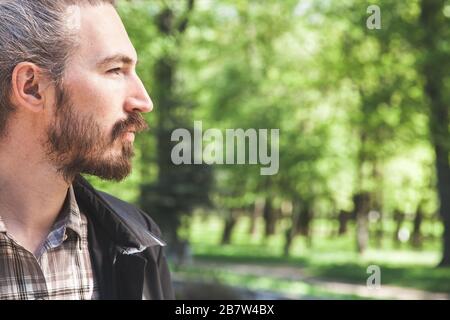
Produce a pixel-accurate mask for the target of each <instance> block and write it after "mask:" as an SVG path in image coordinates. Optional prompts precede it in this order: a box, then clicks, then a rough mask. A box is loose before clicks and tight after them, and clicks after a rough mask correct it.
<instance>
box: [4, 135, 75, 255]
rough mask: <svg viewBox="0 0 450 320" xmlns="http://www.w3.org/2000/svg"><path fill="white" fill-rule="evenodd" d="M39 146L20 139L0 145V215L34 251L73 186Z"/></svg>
mask: <svg viewBox="0 0 450 320" xmlns="http://www.w3.org/2000/svg"><path fill="white" fill-rule="evenodd" d="M37 146H40V144H38V143H37V142H36V141H33V142H31V143H30V142H29V143H26V141H20V139H15V141H8V142H7V143H5V142H2V143H0V216H1V218H2V220H3V222H4V223H5V225H6V228H7V231H8V234H9V235H11V236H12V237H13V238H14V239H15V240H16V241H17V242H19V243H20V244H21V245H22V246H24V247H25V248H26V249H29V250H30V251H31V252H34V250H35V249H37V248H38V247H39V246H40V245H41V243H42V242H43V241H44V240H45V238H46V237H47V235H48V232H49V231H50V228H51V227H52V225H53V223H54V221H55V220H56V218H57V216H58V214H59V212H60V210H61V208H62V206H63V204H64V200H65V198H66V195H67V190H68V188H69V185H70V182H67V181H65V180H64V179H63V177H62V176H61V175H60V174H59V173H58V172H57V171H56V169H55V168H54V167H53V166H52V165H51V164H50V163H49V162H48V161H45V160H43V159H45V157H43V155H45V153H44V152H40V151H39V150H37V148H36V147H37Z"/></svg>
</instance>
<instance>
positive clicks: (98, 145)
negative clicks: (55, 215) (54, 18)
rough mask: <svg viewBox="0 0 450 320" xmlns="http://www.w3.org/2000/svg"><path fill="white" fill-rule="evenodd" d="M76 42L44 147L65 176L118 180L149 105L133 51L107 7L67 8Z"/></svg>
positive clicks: (127, 169) (127, 167) (125, 169)
mask: <svg viewBox="0 0 450 320" xmlns="http://www.w3.org/2000/svg"><path fill="white" fill-rule="evenodd" d="M69 9H71V10H69V12H71V14H72V15H74V16H72V17H71V19H69V21H71V26H72V27H73V26H75V27H76V28H77V29H79V32H78V35H79V36H78V37H79V39H78V42H79V46H78V47H77V48H76V51H75V53H74V55H73V58H71V60H70V61H69V62H68V65H67V67H66V71H65V75H64V83H63V87H62V88H59V90H57V93H56V98H55V112H54V117H53V119H51V121H49V126H48V142H47V149H48V154H49V156H50V158H51V159H52V160H53V162H54V163H55V165H56V166H57V167H58V169H59V170H60V171H61V172H62V173H63V174H64V176H65V177H67V178H73V176H74V175H76V174H77V173H80V172H81V173H88V174H93V175H97V176H99V177H101V178H104V179H114V180H121V179H123V178H125V177H126V176H127V175H128V174H129V173H130V172H131V158H132V156H133V146H132V145H133V141H134V133H136V132H139V131H143V130H145V129H147V125H146V123H145V121H144V119H143V117H142V115H141V113H142V112H149V111H151V110H152V108H153V105H152V101H151V99H150V97H149V96H148V93H147V92H146V90H145V88H144V86H143V84H142V82H141V80H140V79H139V77H138V76H137V74H136V72H135V65H136V61H137V54H136V51H135V49H134V47H133V45H132V44H131V42H130V40H129V38H128V35H127V33H126V30H125V28H124V26H123V24H122V22H121V20H120V18H119V16H118V14H117V12H116V10H115V9H114V8H113V7H112V6H110V5H100V6H83V7H81V8H76V10H73V8H69Z"/></svg>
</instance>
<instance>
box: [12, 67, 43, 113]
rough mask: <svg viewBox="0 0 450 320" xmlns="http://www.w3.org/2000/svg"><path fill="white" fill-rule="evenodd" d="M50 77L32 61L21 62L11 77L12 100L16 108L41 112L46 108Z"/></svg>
mask: <svg viewBox="0 0 450 320" xmlns="http://www.w3.org/2000/svg"><path fill="white" fill-rule="evenodd" d="M48 85H49V81H48V77H46V76H45V74H44V72H42V69H41V68H39V67H38V66H37V65H35V64H34V63H31V62H21V63H19V64H18V65H17V66H16V67H15V68H14V71H13V73H12V77H11V97H10V98H11V102H12V103H13V105H14V106H15V107H16V108H26V109H28V110H29V111H31V112H39V111H42V110H43V108H44V102H45V91H46V89H47V87H48Z"/></svg>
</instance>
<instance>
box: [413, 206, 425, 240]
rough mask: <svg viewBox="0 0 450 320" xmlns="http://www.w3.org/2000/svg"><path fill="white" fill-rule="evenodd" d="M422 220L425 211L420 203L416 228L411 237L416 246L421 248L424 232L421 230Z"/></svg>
mask: <svg viewBox="0 0 450 320" xmlns="http://www.w3.org/2000/svg"><path fill="white" fill-rule="evenodd" d="M422 221H423V211H422V207H421V206H420V205H419V207H418V208H417V211H416V214H415V216H414V228H413V232H412V237H411V244H412V246H413V247H414V248H420V247H421V246H422V233H421V232H420V227H421V226H422Z"/></svg>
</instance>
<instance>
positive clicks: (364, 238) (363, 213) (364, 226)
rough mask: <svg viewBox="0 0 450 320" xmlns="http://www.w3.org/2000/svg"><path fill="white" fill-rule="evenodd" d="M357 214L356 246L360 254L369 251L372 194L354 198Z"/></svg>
mask: <svg viewBox="0 0 450 320" xmlns="http://www.w3.org/2000/svg"><path fill="white" fill-rule="evenodd" d="M353 201H354V204H355V214H356V244H357V249H358V252H359V253H360V254H362V253H364V251H365V250H366V249H367V245H368V242H369V228H368V214H369V210H370V194H369V193H367V192H364V193H359V194H357V195H355V196H354V198H353Z"/></svg>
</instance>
